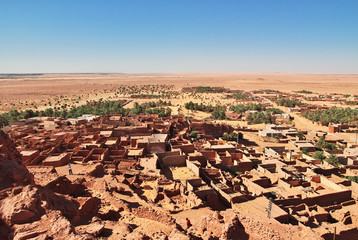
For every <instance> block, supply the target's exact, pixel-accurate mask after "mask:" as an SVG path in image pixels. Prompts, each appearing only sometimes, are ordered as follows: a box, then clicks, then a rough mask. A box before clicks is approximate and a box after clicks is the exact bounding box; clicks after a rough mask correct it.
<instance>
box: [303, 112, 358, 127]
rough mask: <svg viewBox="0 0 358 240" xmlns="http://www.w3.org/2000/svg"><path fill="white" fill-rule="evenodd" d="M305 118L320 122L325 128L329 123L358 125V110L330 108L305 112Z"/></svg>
mask: <svg viewBox="0 0 358 240" xmlns="http://www.w3.org/2000/svg"><path fill="white" fill-rule="evenodd" d="M302 115H303V116H304V117H305V118H308V119H309V120H311V121H314V122H319V123H321V124H322V125H324V126H328V125H329V123H340V124H352V125H358V110H355V109H351V108H330V109H326V110H315V111H305V112H303V113H302Z"/></svg>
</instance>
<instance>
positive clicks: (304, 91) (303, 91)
mask: <svg viewBox="0 0 358 240" xmlns="http://www.w3.org/2000/svg"><path fill="white" fill-rule="evenodd" d="M296 92H297V93H308V94H309V93H313V92H311V91H307V90H299V91H296Z"/></svg>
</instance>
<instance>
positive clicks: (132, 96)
mask: <svg viewBox="0 0 358 240" xmlns="http://www.w3.org/2000/svg"><path fill="white" fill-rule="evenodd" d="M131 98H160V95H153V94H133V95H131Z"/></svg>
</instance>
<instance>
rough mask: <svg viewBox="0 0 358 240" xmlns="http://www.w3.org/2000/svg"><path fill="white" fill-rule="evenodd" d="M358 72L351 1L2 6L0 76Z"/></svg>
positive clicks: (13, 1)
mask: <svg viewBox="0 0 358 240" xmlns="http://www.w3.org/2000/svg"><path fill="white" fill-rule="evenodd" d="M34 72H35V73H39V72H55V73H62V72H118V73H119V72H125V73H171V72H302V73H358V0H261V1H258V0H126V1H124V0H113V1H110V0H31V1H30V0H0V73H34Z"/></svg>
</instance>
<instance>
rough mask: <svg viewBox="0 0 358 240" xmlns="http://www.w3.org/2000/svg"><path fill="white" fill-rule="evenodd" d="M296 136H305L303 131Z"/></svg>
mask: <svg viewBox="0 0 358 240" xmlns="http://www.w3.org/2000/svg"><path fill="white" fill-rule="evenodd" d="M296 136H297V137H303V136H304V134H303V132H298V133H297V135H296Z"/></svg>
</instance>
